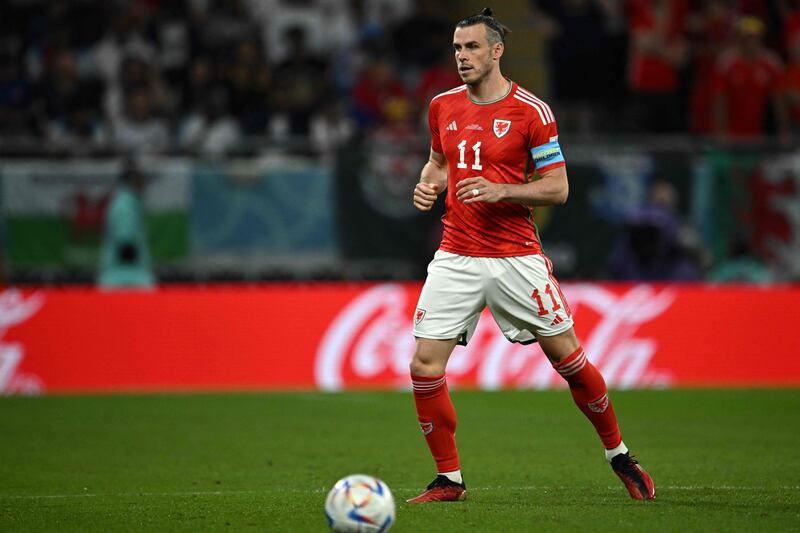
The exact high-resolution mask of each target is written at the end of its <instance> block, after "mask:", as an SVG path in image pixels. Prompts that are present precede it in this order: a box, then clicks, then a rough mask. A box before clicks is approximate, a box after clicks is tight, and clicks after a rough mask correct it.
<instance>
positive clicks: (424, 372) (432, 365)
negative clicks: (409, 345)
mask: <svg viewBox="0 0 800 533" xmlns="http://www.w3.org/2000/svg"><path fill="white" fill-rule="evenodd" d="M408 366H409V369H410V370H411V374H412V375H414V376H439V375H441V374H444V367H445V365H444V363H443V362H442V361H440V358H438V357H436V356H435V355H434V354H431V353H427V352H425V351H424V350H419V349H417V351H416V352H415V353H414V357H413V358H412V359H411V364H410V365H408Z"/></svg>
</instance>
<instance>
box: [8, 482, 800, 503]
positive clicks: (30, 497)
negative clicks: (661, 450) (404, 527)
mask: <svg viewBox="0 0 800 533" xmlns="http://www.w3.org/2000/svg"><path fill="white" fill-rule="evenodd" d="M604 488H605V489H606V490H609V491H617V490H619V488H620V487H618V486H613V487H611V486H609V487H604ZM418 489H419V488H418V487H417V488H395V489H393V490H394V491H395V492H413V491H415V490H418ZM576 489H579V490H582V489H597V487H589V486H575V485H571V486H534V485H531V486H519V487H504V486H494V487H469V490H470V491H484V490H519V491H540V492H545V491H549V490H576ZM657 489H658V490H667V491H670V490H674V491H701V490H702V491H709V490H711V491H713V490H723V491H734V490H751V491H776V490H780V491H800V485H781V486H778V487H753V486H734V485H719V486H699V485H698V486H694V485H667V486H658V487H657ZM328 490H329V489H326V488H317V489H286V488H264V489H260V490H215V491H185V492H180V491H178V492H111V493H92V492H85V493H78V494H0V500H35V499H67V498H102V497H107V498H108V497H112V498H129V497H136V496H144V497H175V496H177V497H181V496H236V495H240V494H266V493H275V492H282V493H287V492H288V493H292V494H307V493H314V494H324V493H326V492H327V491H328Z"/></svg>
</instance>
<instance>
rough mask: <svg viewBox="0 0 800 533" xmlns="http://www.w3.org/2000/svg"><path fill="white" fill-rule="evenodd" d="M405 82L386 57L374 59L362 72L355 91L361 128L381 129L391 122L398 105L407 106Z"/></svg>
mask: <svg viewBox="0 0 800 533" xmlns="http://www.w3.org/2000/svg"><path fill="white" fill-rule="evenodd" d="M408 102H409V98H408V94H407V93H406V89H405V86H404V85H403V83H402V82H401V81H400V79H398V78H397V77H396V76H395V75H394V69H393V67H392V65H391V64H390V63H389V61H388V60H387V59H386V58H385V56H379V57H376V58H373V59H372V60H371V62H370V63H368V64H367V66H366V68H365V69H364V71H363V72H362V73H361V76H360V77H359V79H358V81H357V82H356V86H355V89H354V90H353V108H354V112H355V118H356V122H357V123H358V124H359V126H361V127H373V126H379V125H381V124H384V123H386V122H388V121H389V118H390V117H389V114H390V112H391V111H392V109H393V108H396V107H397V106H398V105H404V104H405V105H408Z"/></svg>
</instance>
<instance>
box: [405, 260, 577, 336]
mask: <svg viewBox="0 0 800 533" xmlns="http://www.w3.org/2000/svg"><path fill="white" fill-rule="evenodd" d="M486 306H488V307H489V311H491V313H492V316H493V317H494V320H495V322H497V325H498V326H500V330H501V331H502V332H503V335H505V336H506V338H507V339H508V340H509V341H511V342H519V343H522V344H528V343H531V342H535V341H536V338H537V337H539V336H542V337H550V336H553V335H558V334H559V333H562V332H564V331H566V330H568V329H569V328H571V327H572V313H571V312H570V309H569V305H568V304H567V301H566V299H564V296H563V295H562V294H561V289H560V288H559V286H558V281H556V279H555V278H554V277H553V264H552V263H551V262H550V259H548V258H547V257H546V256H544V255H525V256H518V257H468V256H463V255H456V254H451V253H449V252H445V251H442V250H438V251H437V252H436V254H435V255H434V256H433V261H431V263H430V264H429V265H428V278H427V280H426V281H425V286H424V287H423V288H422V293H421V294H420V296H419V303H417V309H416V312H415V313H414V336H415V337H421V338H423V339H442V340H444V339H454V338H458V339H459V344H466V343H467V342H469V339H470V338H471V337H472V334H473V333H474V332H475V328H476V326H477V325H478V319H479V318H480V316H481V312H482V311H483V309H484V307H486Z"/></svg>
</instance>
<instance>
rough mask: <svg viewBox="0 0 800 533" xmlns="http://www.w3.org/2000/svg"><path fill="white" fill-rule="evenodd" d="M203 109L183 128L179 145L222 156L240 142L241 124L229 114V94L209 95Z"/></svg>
mask: <svg viewBox="0 0 800 533" xmlns="http://www.w3.org/2000/svg"><path fill="white" fill-rule="evenodd" d="M203 104H204V105H203V108H202V109H197V110H196V111H195V112H194V113H192V114H191V115H189V116H188V117H187V118H186V119H185V120H184V121H183V124H182V125H181V127H180V131H179V133H178V145H179V146H180V147H181V148H184V149H186V148H188V149H191V150H196V151H198V152H199V153H201V154H203V155H208V156H220V155H223V154H225V153H228V152H230V151H231V150H232V149H233V148H235V147H236V146H237V145H238V144H239V143H240V141H241V138H242V132H241V130H240V128H239V124H238V123H237V122H236V120H235V119H234V118H233V117H232V116H231V115H230V113H229V106H228V94H227V92H226V91H225V89H224V88H222V87H218V88H216V89H215V90H214V91H211V92H210V93H209V94H208V97H207V100H206V101H205V102H204V103H203Z"/></svg>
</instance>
